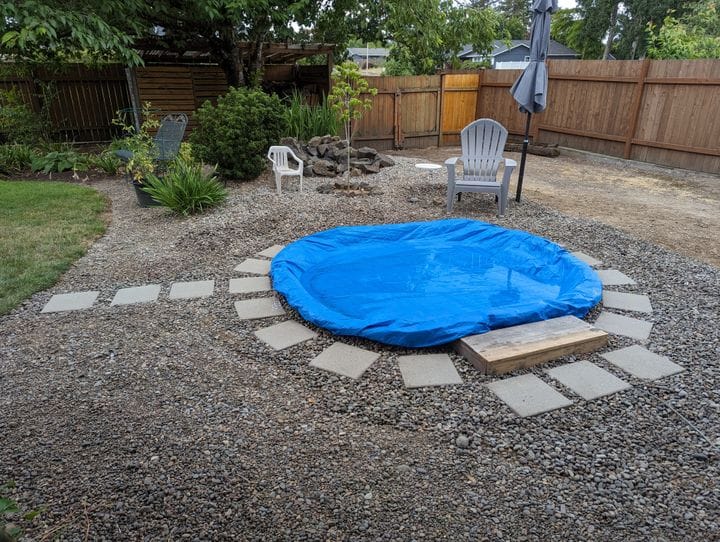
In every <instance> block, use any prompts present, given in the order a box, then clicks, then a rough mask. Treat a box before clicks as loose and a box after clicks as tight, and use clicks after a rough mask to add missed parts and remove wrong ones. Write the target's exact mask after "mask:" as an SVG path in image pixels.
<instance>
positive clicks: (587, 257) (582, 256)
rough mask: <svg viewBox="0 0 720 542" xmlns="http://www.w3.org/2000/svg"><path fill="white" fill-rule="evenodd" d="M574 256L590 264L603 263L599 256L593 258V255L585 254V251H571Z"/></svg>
mask: <svg viewBox="0 0 720 542" xmlns="http://www.w3.org/2000/svg"><path fill="white" fill-rule="evenodd" d="M571 254H572V255H573V256H575V257H576V258H577V259H578V260H582V261H583V262H585V263H586V264H588V265H591V266H593V267H594V266H596V265H600V264H601V263H602V261H601V260H598V259H597V258H593V257H592V256H590V255H588V254H585V253H584V252H571Z"/></svg>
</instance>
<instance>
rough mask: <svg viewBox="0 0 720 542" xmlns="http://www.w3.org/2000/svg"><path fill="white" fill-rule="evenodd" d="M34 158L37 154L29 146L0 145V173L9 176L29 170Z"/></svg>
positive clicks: (16, 144)
mask: <svg viewBox="0 0 720 542" xmlns="http://www.w3.org/2000/svg"><path fill="white" fill-rule="evenodd" d="M35 158H37V152H36V151H35V149H33V148H32V147H31V146H30V145H22V144H20V143H15V144H10V145H0V173H2V174H4V175H10V174H12V173H20V172H21V171H25V170H29V169H30V168H31V167H32V162H33V160H34V159H35Z"/></svg>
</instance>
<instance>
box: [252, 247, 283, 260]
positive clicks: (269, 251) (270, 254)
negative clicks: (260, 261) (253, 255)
mask: <svg viewBox="0 0 720 542" xmlns="http://www.w3.org/2000/svg"><path fill="white" fill-rule="evenodd" d="M284 248H285V245H273V246H271V247H268V248H266V249H265V250H263V251H262V252H258V253H257V255H258V256H263V257H264V258H274V257H275V256H277V255H278V253H279V252H280V251H281V250H282V249H284Z"/></svg>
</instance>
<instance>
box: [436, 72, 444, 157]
mask: <svg viewBox="0 0 720 542" xmlns="http://www.w3.org/2000/svg"><path fill="white" fill-rule="evenodd" d="M444 100H445V74H444V73H441V74H440V92H439V93H438V109H437V113H436V116H435V118H436V121H437V126H438V144H437V146H438V147H442V146H443V121H444V120H445V119H444V118H443V101H444Z"/></svg>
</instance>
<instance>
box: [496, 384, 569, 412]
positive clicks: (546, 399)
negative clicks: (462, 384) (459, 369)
mask: <svg viewBox="0 0 720 542" xmlns="http://www.w3.org/2000/svg"><path fill="white" fill-rule="evenodd" d="M487 387H488V388H489V389H490V391H492V392H493V393H494V394H495V395H497V396H498V398H499V399H500V400H501V401H502V402H503V403H505V404H506V405H507V406H509V407H510V408H511V409H512V411H513V412H515V414H517V415H518V416H521V417H523V418H525V417H527V416H534V415H535V414H541V413H543V412H549V411H550V410H555V409H558V408H563V407H566V406H570V405H572V401H571V400H570V399H568V398H567V397H565V396H564V395H563V394H562V393H560V392H559V391H557V390H556V389H555V388H553V387H551V386H549V385H548V384H546V383H545V382H543V381H542V380H540V379H539V378H538V377H537V376H535V375H533V374H527V375H520V376H513V377H512V378H506V379H505V380H498V381H497V382H491V383H490V384H488V385H487Z"/></svg>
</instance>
